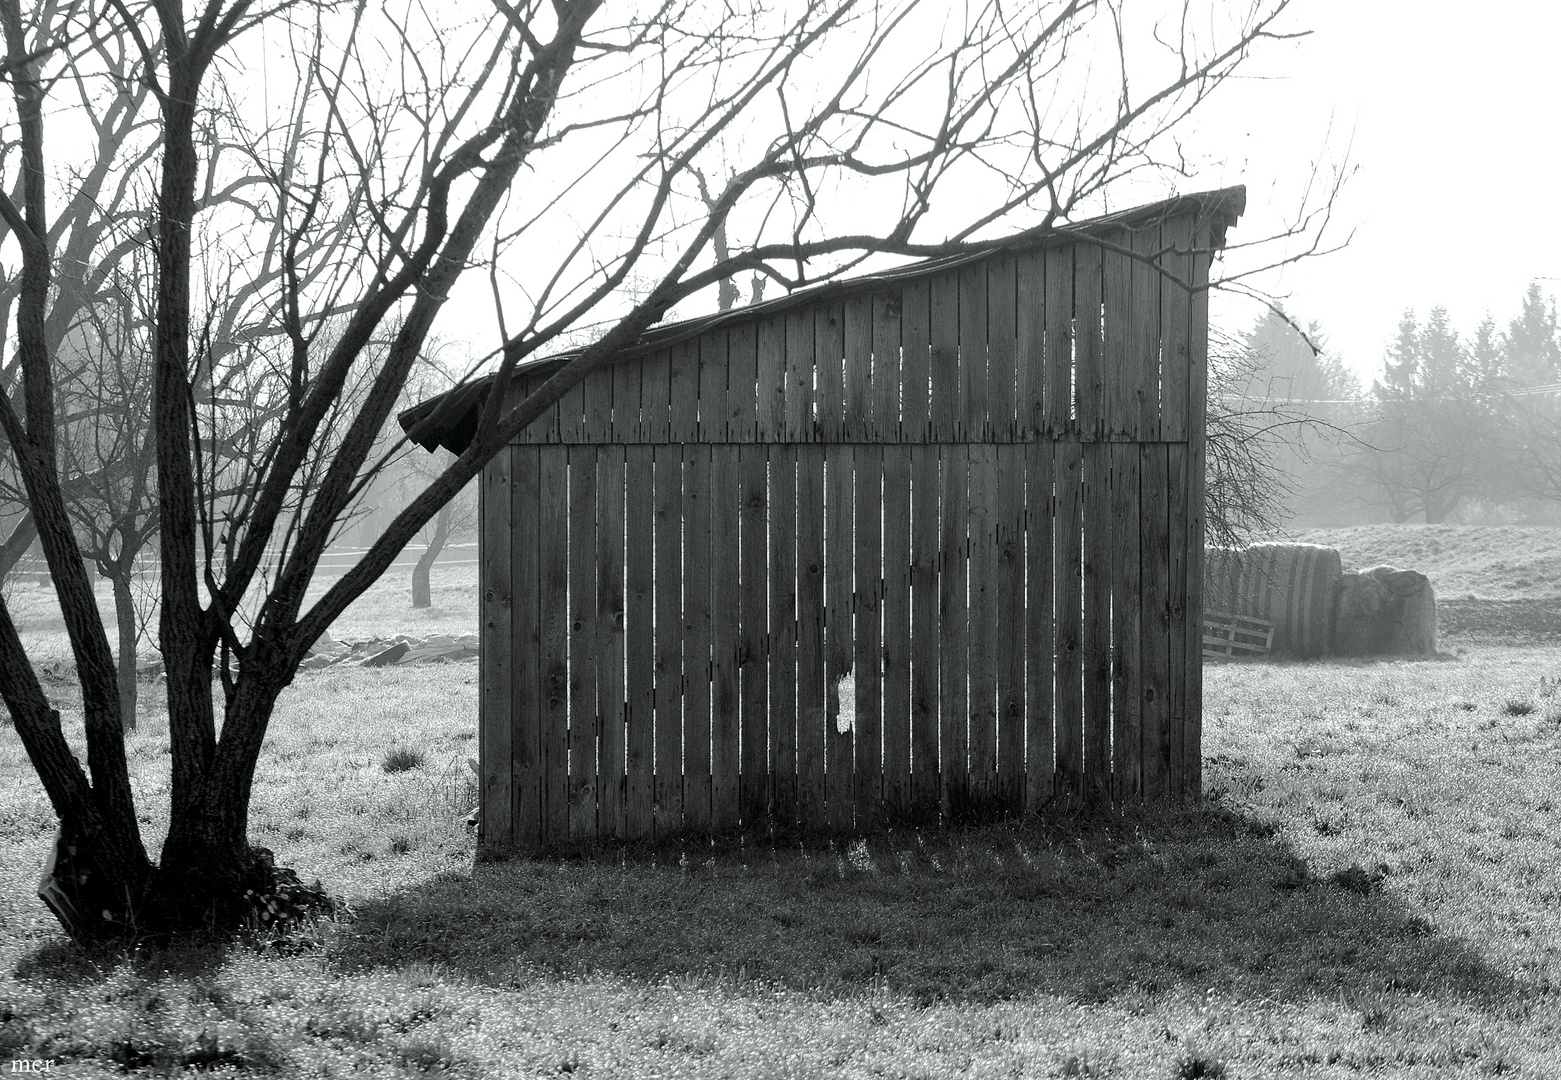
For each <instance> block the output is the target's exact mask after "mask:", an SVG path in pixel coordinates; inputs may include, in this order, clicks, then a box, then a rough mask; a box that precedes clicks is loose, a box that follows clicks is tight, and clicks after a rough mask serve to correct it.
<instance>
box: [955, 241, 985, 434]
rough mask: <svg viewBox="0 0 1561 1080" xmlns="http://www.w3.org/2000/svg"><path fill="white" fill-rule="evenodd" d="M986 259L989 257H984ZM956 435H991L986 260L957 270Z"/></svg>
mask: <svg viewBox="0 0 1561 1080" xmlns="http://www.w3.org/2000/svg"><path fill="white" fill-rule="evenodd" d="M988 261H990V260H988ZM958 280H959V380H960V384H959V396H960V398H961V405H962V409H961V416H960V417H959V419H958V422H957V430H958V434H959V438H961V439H963V440H966V441H967V442H986V441H988V440H990V439H991V437H992V424H991V420H990V418H989V417H988V415H987V262H977V263H972V264H970V265H969V266H963V267H961V268H960V270H959V274H958Z"/></svg>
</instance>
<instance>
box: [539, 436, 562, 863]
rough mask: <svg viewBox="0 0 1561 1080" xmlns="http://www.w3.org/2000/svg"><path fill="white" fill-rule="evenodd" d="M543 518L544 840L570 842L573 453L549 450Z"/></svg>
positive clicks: (542, 488) (545, 461)
mask: <svg viewBox="0 0 1561 1080" xmlns="http://www.w3.org/2000/svg"><path fill="white" fill-rule="evenodd" d="M540 494H541V507H540V510H539V514H538V526H539V529H540V535H539V536H538V541H539V545H538V546H539V551H540V555H541V583H542V588H541V593H540V595H539V600H540V603H539V606H538V610H537V617H538V620H539V623H540V626H541V632H540V641H541V648H542V712H541V717H542V762H543V769H544V774H545V775H544V781H543V801H542V806H543V815H542V837H543V842H544V843H545V844H548V845H554V844H558V843H560V842H562V841H565V840H568V839H569V448H568V447H567V446H563V445H554V446H548V447H544V448H543V450H542V474H541V480H540Z"/></svg>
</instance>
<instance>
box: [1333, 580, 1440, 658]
mask: <svg viewBox="0 0 1561 1080" xmlns="http://www.w3.org/2000/svg"><path fill="white" fill-rule="evenodd" d="M1332 647H1333V653H1334V655H1335V656H1431V655H1433V654H1435V652H1436V593H1435V591H1434V590H1433V589H1432V588H1431V580H1430V579H1429V578H1428V577H1426V576H1425V575H1424V574H1422V573H1420V572H1419V571H1416V570H1397V569H1395V568H1393V567H1391V566H1376V567H1372V568H1371V569H1370V570H1359V571H1355V570H1352V571H1350V572H1349V573H1347V574H1345V575H1344V582H1343V588H1342V590H1341V592H1340V593H1339V612H1338V615H1337V616H1336V617H1335V619H1334V627H1333V642H1332Z"/></svg>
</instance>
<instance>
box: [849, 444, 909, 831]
mask: <svg viewBox="0 0 1561 1080" xmlns="http://www.w3.org/2000/svg"><path fill="white" fill-rule="evenodd" d="M891 452H893V451H891ZM883 458H884V450H883V448H882V447H881V446H858V447H857V448H856V454H855V473H856V480H855V485H854V490H853V496H854V499H855V503H854V508H853V512H854V517H855V522H854V529H853V531H854V534H855V541H856V551H855V553H854V559H855V565H854V566H853V568H852V571H853V574H852V577H853V583H854V588H853V593H852V597H853V598H852V606H853V608H854V609H855V620H854V635H853V638H852V642H851V645H850V649H851V656H852V660H851V670H852V672H853V673H854V674H853V679H852V681H853V682H854V683H855V684H856V702H855V707H856V714H855V715H856V724H855V731H854V735H855V741H856V747H855V752H856V763H855V768H854V770H853V771H854V774H855V777H856V779H855V795H856V823H857V828H859V829H861V828H865V827H866V825H867V823H868V822H870V821H872V820H873V819H874V818H875V817H876V816H877V815H878V813H879V808H880V806H881V805H882V803H883V799H884V791H883V778H884V764H883V759H884V737H883V716H882V710H883V645H882V641H883V638H882V630H881V627H880V615H881V610H882V605H883V599H884V596H883V592H884V588H883V553H884V538H883V510H884V509H885V506H886V504H885V503H884V498H885V495H884V488H883ZM906 494H907V496H908V495H909V493H908V492H907V493H906ZM908 503H909V499H908V497H907V499H906V500H905V501H904V502H902V503H901V504H900V505H899V507H898V508H891V509H890V513H893V514H899V515H901V516H908V515H906V510H907V509H908Z"/></svg>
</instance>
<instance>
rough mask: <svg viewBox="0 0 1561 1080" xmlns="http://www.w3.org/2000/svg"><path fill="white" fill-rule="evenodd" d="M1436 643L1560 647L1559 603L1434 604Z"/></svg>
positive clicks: (1531, 601)
mask: <svg viewBox="0 0 1561 1080" xmlns="http://www.w3.org/2000/svg"><path fill="white" fill-rule="evenodd" d="M1436 629H1437V637H1438V641H1439V642H1478V643H1480V644H1490V645H1558V644H1561V599H1551V600H1457V599H1454V600H1438V601H1437V604H1436Z"/></svg>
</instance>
